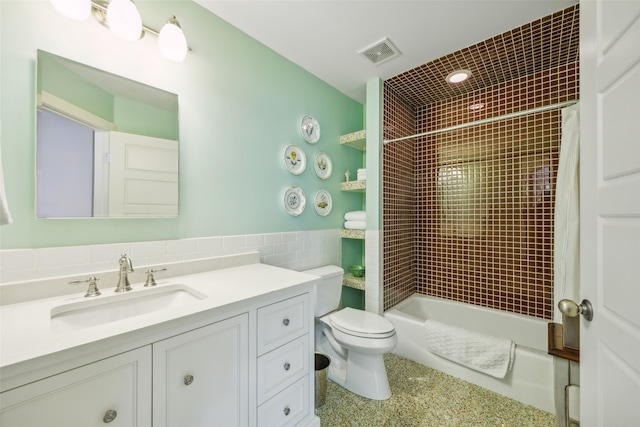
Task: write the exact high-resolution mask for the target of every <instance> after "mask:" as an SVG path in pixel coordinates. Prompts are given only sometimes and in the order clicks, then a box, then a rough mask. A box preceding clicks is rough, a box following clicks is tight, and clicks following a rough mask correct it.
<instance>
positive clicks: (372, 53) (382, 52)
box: [358, 38, 400, 65]
mask: <svg viewBox="0 0 640 427" xmlns="http://www.w3.org/2000/svg"><path fill="white" fill-rule="evenodd" d="M358 53H359V54H360V55H362V56H363V57H364V58H366V59H368V60H369V61H371V63H373V64H374V65H378V64H382V63H383V62H386V61H388V60H390V59H392V58H395V57H396V56H398V55H400V51H399V50H398V48H396V47H395V46H394V45H393V43H391V41H390V40H389V39H387V38H385V39H382V40H380V41H379V42H377V43H376V44H374V45H372V46H369V47H367V48H365V49H363V50H361V51H360V52H358Z"/></svg>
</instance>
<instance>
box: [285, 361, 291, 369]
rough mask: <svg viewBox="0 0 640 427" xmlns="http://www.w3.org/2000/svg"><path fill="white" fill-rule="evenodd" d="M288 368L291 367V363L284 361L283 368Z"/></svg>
mask: <svg viewBox="0 0 640 427" xmlns="http://www.w3.org/2000/svg"><path fill="white" fill-rule="evenodd" d="M289 369H291V363H289V362H284V370H285V371H288V370H289Z"/></svg>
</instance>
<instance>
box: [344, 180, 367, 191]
mask: <svg viewBox="0 0 640 427" xmlns="http://www.w3.org/2000/svg"><path fill="white" fill-rule="evenodd" d="M366 188H367V181H364V180H362V181H349V182H341V183H340V190H342V191H354V192H358V193H363V192H364V191H365V189H366Z"/></svg>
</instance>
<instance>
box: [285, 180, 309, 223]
mask: <svg viewBox="0 0 640 427" xmlns="http://www.w3.org/2000/svg"><path fill="white" fill-rule="evenodd" d="M306 204H307V198H306V197H305V195H304V191H302V188H300V187H298V186H297V185H292V186H291V187H289V188H287V190H286V191H285V192H284V209H285V210H286V211H287V213H288V214H289V215H291V216H298V215H300V214H301V213H302V212H303V211H304V207H305V206H306Z"/></svg>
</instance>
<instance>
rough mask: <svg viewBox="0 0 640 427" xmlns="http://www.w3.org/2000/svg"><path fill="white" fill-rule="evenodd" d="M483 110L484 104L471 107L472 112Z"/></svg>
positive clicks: (478, 103)
mask: <svg viewBox="0 0 640 427" xmlns="http://www.w3.org/2000/svg"><path fill="white" fill-rule="evenodd" d="M483 108H484V102H477V103H475V104H471V105H469V110H470V111H478V110H482V109H483Z"/></svg>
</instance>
